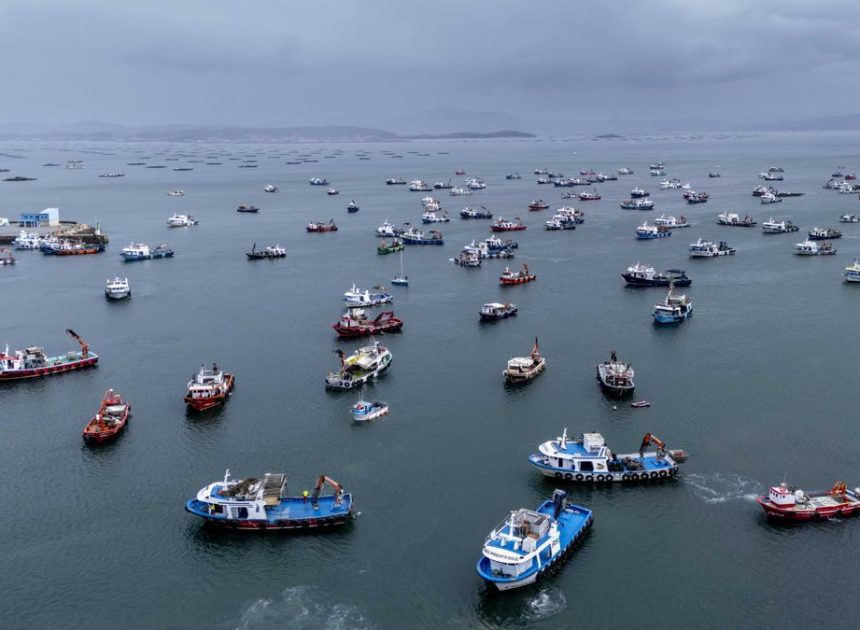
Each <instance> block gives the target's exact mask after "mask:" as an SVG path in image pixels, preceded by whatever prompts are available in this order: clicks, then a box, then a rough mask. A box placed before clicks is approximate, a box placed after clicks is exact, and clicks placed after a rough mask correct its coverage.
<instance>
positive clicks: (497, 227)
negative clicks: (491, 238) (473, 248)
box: [490, 217, 526, 232]
mask: <svg viewBox="0 0 860 630" xmlns="http://www.w3.org/2000/svg"><path fill="white" fill-rule="evenodd" d="M490 229H491V230H492V231H493V232H517V231H520V230H525V229H526V225H525V224H524V223H523V222H522V219H520V218H519V217H515V218H514V220H513V221H506V220H505V219H502V218H501V217H500V218H498V219H496V220H495V221H493V224H492V225H491V226H490Z"/></svg>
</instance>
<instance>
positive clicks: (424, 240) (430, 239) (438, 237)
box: [400, 226, 445, 245]
mask: <svg viewBox="0 0 860 630" xmlns="http://www.w3.org/2000/svg"><path fill="white" fill-rule="evenodd" d="M400 238H401V239H402V240H403V243H404V244H405V245H444V244H445V237H444V236H442V232H438V231H437V230H430V232H429V233H427V234H426V235H425V234H424V232H422V231H421V230H418V229H416V228H415V227H413V226H410V227H409V229H408V230H406V231H405V232H403V233H402V234H401V235H400Z"/></svg>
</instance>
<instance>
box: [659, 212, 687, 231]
mask: <svg viewBox="0 0 860 630" xmlns="http://www.w3.org/2000/svg"><path fill="white" fill-rule="evenodd" d="M654 225H656V226H658V227H659V226H663V227H667V228H669V229H673V230H674V229H676V228H688V227H690V223H689V221H687V217H685V216H684V215H683V214H682V215H681V216H680V218H675V217H673V216H666V215H665V214H661V215H660V216H659V217H657V218H656V219H654Z"/></svg>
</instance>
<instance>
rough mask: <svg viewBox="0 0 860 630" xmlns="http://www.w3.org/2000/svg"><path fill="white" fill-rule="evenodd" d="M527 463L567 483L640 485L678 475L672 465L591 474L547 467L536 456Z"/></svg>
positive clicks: (547, 475) (546, 474) (543, 473)
mask: <svg viewBox="0 0 860 630" xmlns="http://www.w3.org/2000/svg"><path fill="white" fill-rule="evenodd" d="M529 462H530V463H531V464H532V465H533V466H535V467H536V468H537V469H538V470H539V471H540V473H541V474H542V475H543V476H544V477H552V478H553V479H558V480H560V481H569V482H571V483H583V484H594V483H616V482H623V483H641V482H646V481H647V482H651V481H665V480H666V479H671V478H672V477H675V476H677V474H678V465H677V464H673V465H672V466H671V467H668V468H665V469H661V470H640V471H632V470H631V471H615V472H604V473H593V472H590V473H589V472H574V471H571V470H562V469H559V468H556V467H553V466H549V465H547V464H545V463H543V462H542V461H541V457H540V456H538V455H531V456H530V457H529Z"/></svg>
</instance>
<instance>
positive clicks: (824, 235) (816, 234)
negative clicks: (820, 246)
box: [809, 226, 842, 241]
mask: <svg viewBox="0 0 860 630" xmlns="http://www.w3.org/2000/svg"><path fill="white" fill-rule="evenodd" d="M834 238H842V232H840V231H839V230H837V229H836V228H820V227H818V226H816V227H814V228H812V229H811V230H809V240H810V241H829V240H833V239H834Z"/></svg>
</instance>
